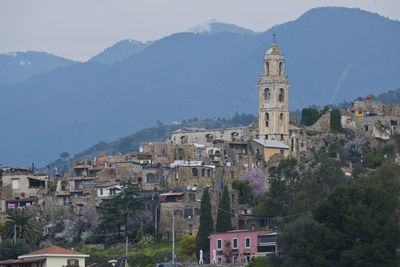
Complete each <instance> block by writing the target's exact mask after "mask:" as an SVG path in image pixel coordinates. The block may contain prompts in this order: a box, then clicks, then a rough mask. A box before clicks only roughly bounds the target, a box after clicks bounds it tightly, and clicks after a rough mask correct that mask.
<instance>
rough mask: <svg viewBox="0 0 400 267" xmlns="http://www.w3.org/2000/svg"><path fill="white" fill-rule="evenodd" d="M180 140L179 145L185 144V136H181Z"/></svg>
mask: <svg viewBox="0 0 400 267" xmlns="http://www.w3.org/2000/svg"><path fill="white" fill-rule="evenodd" d="M180 138H181V144H185V143H187V137H186V136H185V135H182V136H181V137H180Z"/></svg>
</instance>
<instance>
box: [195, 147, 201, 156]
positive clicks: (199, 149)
mask: <svg viewBox="0 0 400 267" xmlns="http://www.w3.org/2000/svg"><path fill="white" fill-rule="evenodd" d="M196 155H197V156H201V148H197V149H196Z"/></svg>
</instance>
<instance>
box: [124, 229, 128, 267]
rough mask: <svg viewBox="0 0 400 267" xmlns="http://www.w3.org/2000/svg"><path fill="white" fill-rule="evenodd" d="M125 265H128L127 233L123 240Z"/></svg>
mask: <svg viewBox="0 0 400 267" xmlns="http://www.w3.org/2000/svg"><path fill="white" fill-rule="evenodd" d="M125 266H129V265H128V233H127V234H126V241H125Z"/></svg>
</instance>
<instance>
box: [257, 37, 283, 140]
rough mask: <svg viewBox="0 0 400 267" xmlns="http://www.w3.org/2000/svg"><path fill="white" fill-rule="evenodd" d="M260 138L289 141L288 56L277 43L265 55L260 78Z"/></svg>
mask: <svg viewBox="0 0 400 267" xmlns="http://www.w3.org/2000/svg"><path fill="white" fill-rule="evenodd" d="M257 85H258V138H260V139H274V140H278V141H282V142H284V143H286V144H289V87H290V84H289V80H288V77H287V76H285V58H284V56H283V54H282V52H281V50H280V49H279V48H278V46H277V44H276V42H274V43H273V44H272V46H271V48H270V49H268V51H267V52H266V53H265V55H264V74H263V75H262V76H260V77H259V78H258V81H257Z"/></svg>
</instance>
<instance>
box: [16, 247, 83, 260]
mask: <svg viewBox="0 0 400 267" xmlns="http://www.w3.org/2000/svg"><path fill="white" fill-rule="evenodd" d="M44 254H58V255H60V254H65V255H82V256H83V255H86V254H84V253H81V252H78V251H74V250H70V249H66V248H61V247H57V246H52V247H48V248H44V249H41V250H36V251H32V252H30V253H28V254H25V255H22V256H19V257H18V258H24V257H27V256H35V255H44Z"/></svg>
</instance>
